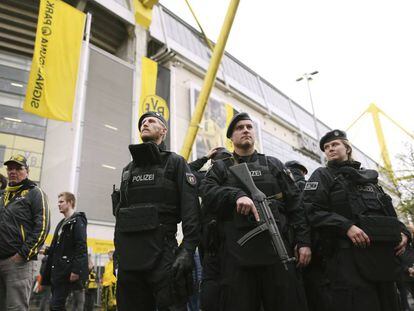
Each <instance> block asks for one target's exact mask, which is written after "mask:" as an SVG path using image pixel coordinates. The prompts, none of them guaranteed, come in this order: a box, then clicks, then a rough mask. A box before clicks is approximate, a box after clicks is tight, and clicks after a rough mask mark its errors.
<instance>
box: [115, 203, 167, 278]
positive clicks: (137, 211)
mask: <svg viewBox="0 0 414 311" xmlns="http://www.w3.org/2000/svg"><path fill="white" fill-rule="evenodd" d="M165 231H166V230H165V228H164V226H163V225H160V224H159V221H158V211H157V208H156V206H155V205H153V204H139V205H138V204H137V205H132V206H131V207H127V208H121V209H120V210H119V211H118V217H117V221H116V229H115V241H116V248H117V254H118V257H119V265H120V267H121V269H122V270H125V271H143V270H150V269H153V268H154V267H155V265H156V263H157V261H158V259H159V258H160V256H161V255H162V250H163V246H164V240H165Z"/></svg>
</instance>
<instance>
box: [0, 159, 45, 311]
mask: <svg viewBox="0 0 414 311" xmlns="http://www.w3.org/2000/svg"><path fill="white" fill-rule="evenodd" d="M4 165H6V166H7V177H8V179H9V183H8V185H7V187H6V189H5V191H4V192H3V193H1V192H0V310H6V309H7V310H28V308H29V299H30V291H31V288H32V283H33V270H34V261H33V260H34V259H36V258H37V253H38V251H39V249H40V248H41V247H42V245H43V243H44V241H45V239H46V236H47V234H48V233H49V228H50V225H49V216H50V213H49V208H48V206H47V198H46V195H45V193H44V192H43V191H42V190H41V189H40V188H39V187H38V186H37V185H36V184H35V183H34V182H32V181H31V180H29V179H28V176H29V167H28V165H27V160H26V158H25V157H24V156H22V155H14V156H12V157H11V158H10V160H8V161H6V162H4Z"/></svg>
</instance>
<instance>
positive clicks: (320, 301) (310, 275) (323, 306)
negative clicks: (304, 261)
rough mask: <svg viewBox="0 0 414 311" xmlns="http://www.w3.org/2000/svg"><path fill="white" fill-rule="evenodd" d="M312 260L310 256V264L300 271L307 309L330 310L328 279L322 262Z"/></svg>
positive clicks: (315, 310)
mask: <svg viewBox="0 0 414 311" xmlns="http://www.w3.org/2000/svg"><path fill="white" fill-rule="evenodd" d="M312 256H313V254H312ZM313 260H314V258H313V257H312V261H311V263H310V265H309V266H307V267H306V268H305V269H303V271H302V277H303V286H304V288H305V293H306V300H307V302H308V309H309V311H330V310H329V305H330V304H331V297H330V295H329V294H330V293H329V280H328V278H327V275H326V271H325V268H324V266H323V265H322V263H321V262H314V261H313Z"/></svg>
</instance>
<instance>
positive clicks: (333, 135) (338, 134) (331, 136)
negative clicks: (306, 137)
mask: <svg viewBox="0 0 414 311" xmlns="http://www.w3.org/2000/svg"><path fill="white" fill-rule="evenodd" d="M335 139H345V140H348V138H347V137H346V133H345V132H344V131H341V130H333V131H330V132H328V133H326V134H325V135H324V136H323V137H322V138H321V140H320V141H319V148H321V150H322V151H325V150H324V149H323V146H324V145H325V144H326V143H329V142H330V141H333V140H335Z"/></svg>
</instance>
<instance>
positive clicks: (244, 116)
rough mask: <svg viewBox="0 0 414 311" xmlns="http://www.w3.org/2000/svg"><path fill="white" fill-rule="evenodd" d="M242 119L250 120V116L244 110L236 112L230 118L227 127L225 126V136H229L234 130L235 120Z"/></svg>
mask: <svg viewBox="0 0 414 311" xmlns="http://www.w3.org/2000/svg"><path fill="white" fill-rule="evenodd" d="M242 120H250V121H251V120H252V119H251V118H250V116H249V115H248V114H247V113H246V112H240V113H238V114H236V115H235V116H234V117H233V119H231V121H230V124H229V127H228V128H227V133H226V136H227V138H230V137H231V134H233V131H234V127H235V126H236V124H237V122H239V121H242Z"/></svg>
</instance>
